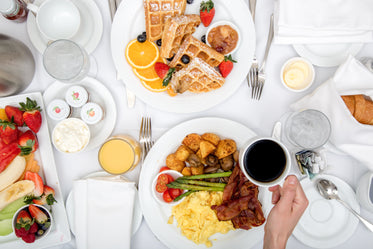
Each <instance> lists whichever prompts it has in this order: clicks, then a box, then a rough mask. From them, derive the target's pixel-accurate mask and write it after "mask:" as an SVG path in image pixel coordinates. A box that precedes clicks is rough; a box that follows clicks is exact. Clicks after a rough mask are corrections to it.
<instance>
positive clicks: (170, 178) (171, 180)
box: [165, 174, 175, 183]
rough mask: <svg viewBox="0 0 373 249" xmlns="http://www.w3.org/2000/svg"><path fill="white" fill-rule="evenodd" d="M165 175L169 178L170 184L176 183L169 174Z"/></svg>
mask: <svg viewBox="0 0 373 249" xmlns="http://www.w3.org/2000/svg"><path fill="white" fill-rule="evenodd" d="M165 175H166V176H167V177H168V183H170V182H173V181H175V180H174V178H173V177H172V176H170V175H169V174H165Z"/></svg>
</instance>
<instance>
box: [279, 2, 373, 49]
mask: <svg viewBox="0 0 373 249" xmlns="http://www.w3.org/2000/svg"><path fill="white" fill-rule="evenodd" d="M372 13H373V1H372V0H277V1H276V2H275V12H274V15H275V42H276V43H280V44H297V43H298V44H299V43H300V44H313V43H319V44H320V43H362V42H372V41H373V15H372Z"/></svg>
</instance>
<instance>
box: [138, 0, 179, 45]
mask: <svg viewBox="0 0 373 249" xmlns="http://www.w3.org/2000/svg"><path fill="white" fill-rule="evenodd" d="M185 7H186V0H144V9H145V25H146V36H147V39H148V40H149V41H156V40H158V39H160V38H161V37H162V33H163V28H164V24H165V22H166V20H167V19H168V18H169V17H173V16H176V15H182V14H184V11H185Z"/></svg>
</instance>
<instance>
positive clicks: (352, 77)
mask: <svg viewBox="0 0 373 249" xmlns="http://www.w3.org/2000/svg"><path fill="white" fill-rule="evenodd" d="M354 94H365V95H367V96H370V97H371V98H372V97H373V73H371V72H370V71H369V70H368V69H367V68H366V67H365V66H363V65H362V64H361V63H360V62H359V61H358V60H356V59H355V58H354V57H352V56H350V57H349V58H348V59H347V61H346V62H344V63H343V64H342V65H341V66H340V67H339V68H338V70H337V71H336V73H335V75H334V76H333V77H332V78H331V79H329V80H328V81H326V82H325V83H323V84H322V85H321V86H320V87H318V88H317V89H316V90H315V91H314V92H313V93H311V94H309V95H307V96H305V97H304V98H302V99H300V100H299V101H297V102H296V103H294V104H292V105H291V106H290V107H291V108H292V109H293V110H301V109H316V110H319V111H321V112H323V113H324V114H326V115H327V116H328V118H329V120H330V122H331V126H332V132H331V136H330V142H331V143H332V144H334V145H335V146H336V147H337V149H339V150H341V151H343V152H344V153H346V154H349V155H350V156H352V157H354V158H356V159H357V160H358V161H360V162H362V163H363V164H364V165H365V166H367V167H368V168H369V169H370V170H371V171H373V160H372V155H373V125H365V124H361V123H359V122H357V121H356V120H355V118H354V117H353V116H352V114H351V113H350V111H349V110H348V108H347V106H346V105H345V103H344V102H343V100H342V98H341V97H340V96H341V95H354Z"/></svg>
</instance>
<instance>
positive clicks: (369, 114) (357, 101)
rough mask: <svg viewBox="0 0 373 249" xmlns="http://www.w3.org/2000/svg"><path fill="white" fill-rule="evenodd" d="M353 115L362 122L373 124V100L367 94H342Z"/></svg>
mask: <svg viewBox="0 0 373 249" xmlns="http://www.w3.org/2000/svg"><path fill="white" fill-rule="evenodd" d="M341 97H342V99H343V101H344V102H345V104H346V106H347V108H348V110H349V111H350V112H351V114H352V116H354V117H355V119H356V120H357V121H358V122H359V123H362V124H369V125H373V101H372V100H370V99H369V98H368V97H367V96H364V95H362V94H359V95H345V96H341Z"/></svg>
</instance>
